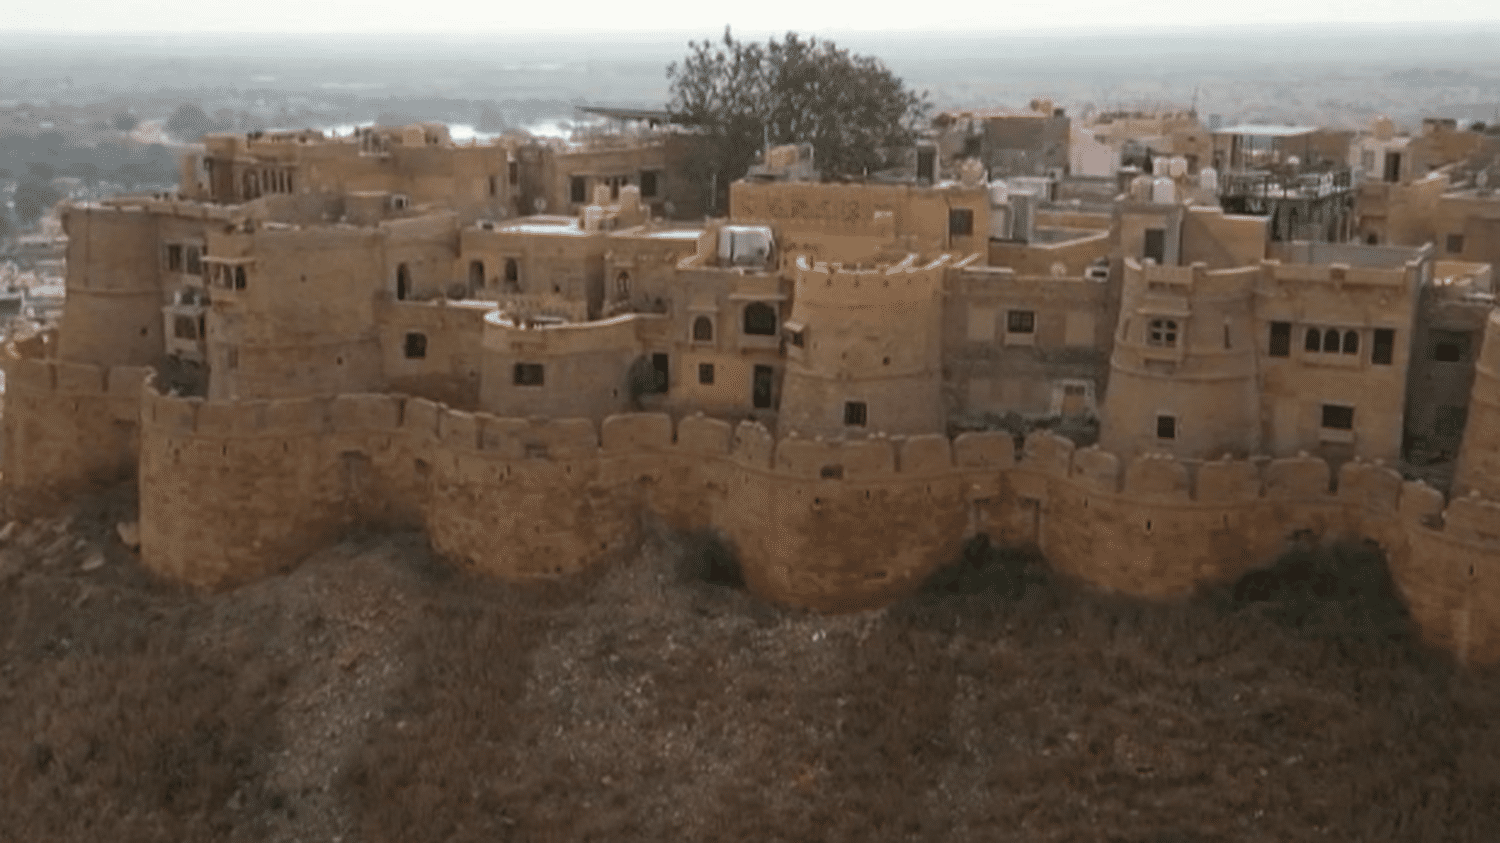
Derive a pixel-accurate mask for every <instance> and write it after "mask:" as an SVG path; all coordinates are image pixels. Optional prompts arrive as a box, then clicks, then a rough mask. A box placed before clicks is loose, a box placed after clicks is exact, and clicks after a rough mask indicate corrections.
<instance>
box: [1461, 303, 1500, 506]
mask: <svg viewBox="0 0 1500 843" xmlns="http://www.w3.org/2000/svg"><path fill="white" fill-rule="evenodd" d="M1470 492H1479V493H1480V494H1481V495H1484V496H1485V497H1487V498H1490V499H1500V311H1493V312H1491V313H1490V317H1489V319H1488V320H1486V321H1485V324H1484V345H1483V346H1482V347H1481V349H1480V352H1479V361H1478V362H1477V363H1476V364H1475V366H1474V386H1473V387H1472V388H1471V390H1470V392H1469V417H1468V421H1467V422H1466V423H1465V424H1464V439H1463V444H1461V445H1460V446H1459V450H1458V469H1457V471H1456V473H1455V474H1454V477H1453V495H1454V497H1459V496H1463V495H1467V494H1469V493H1470Z"/></svg>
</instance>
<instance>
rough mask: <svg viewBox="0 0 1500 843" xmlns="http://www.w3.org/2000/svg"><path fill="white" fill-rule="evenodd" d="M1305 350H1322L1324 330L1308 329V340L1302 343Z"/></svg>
mask: <svg viewBox="0 0 1500 843" xmlns="http://www.w3.org/2000/svg"><path fill="white" fill-rule="evenodd" d="M1302 350H1303V351H1322V350H1323V332H1322V331H1319V330H1318V329H1317V328H1308V329H1307V341H1306V342H1304V343H1303V344H1302Z"/></svg>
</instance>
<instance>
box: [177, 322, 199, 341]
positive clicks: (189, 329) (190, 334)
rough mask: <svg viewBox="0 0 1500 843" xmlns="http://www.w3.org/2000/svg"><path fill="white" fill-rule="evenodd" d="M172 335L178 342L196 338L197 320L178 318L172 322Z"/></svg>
mask: <svg viewBox="0 0 1500 843" xmlns="http://www.w3.org/2000/svg"><path fill="white" fill-rule="evenodd" d="M172 335H173V336H175V337H176V338H177V339H180V340H195V339H197V338H198V320H196V319H194V318H193V317H191V316H178V317H176V318H175V319H173V320H172Z"/></svg>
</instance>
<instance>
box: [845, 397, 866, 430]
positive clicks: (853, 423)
mask: <svg viewBox="0 0 1500 843" xmlns="http://www.w3.org/2000/svg"><path fill="white" fill-rule="evenodd" d="M844 424H846V425H849V426H850V427H864V426H865V402H863V401H845V402H844Z"/></svg>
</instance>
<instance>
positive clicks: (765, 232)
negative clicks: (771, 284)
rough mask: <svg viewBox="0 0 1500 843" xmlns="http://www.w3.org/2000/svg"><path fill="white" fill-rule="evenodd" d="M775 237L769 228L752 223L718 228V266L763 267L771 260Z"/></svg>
mask: <svg viewBox="0 0 1500 843" xmlns="http://www.w3.org/2000/svg"><path fill="white" fill-rule="evenodd" d="M774 246H775V239H774V238H773V237H772V236H771V229H769V228H766V227H764V226H754V225H726V226H724V227H723V228H721V229H719V266H743V267H749V268H753V269H765V268H766V267H768V266H769V265H770V262H771V251H772V249H773V247H774Z"/></svg>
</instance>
